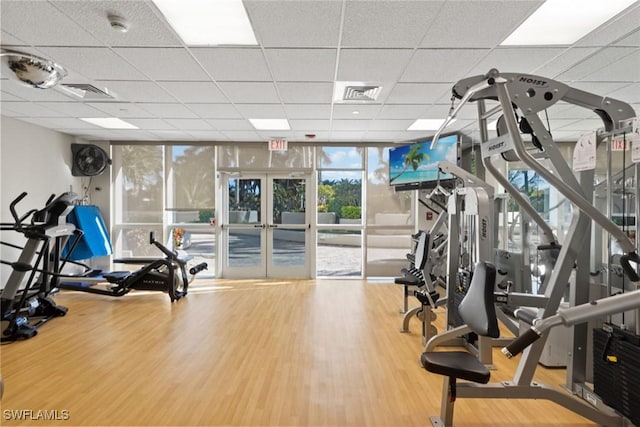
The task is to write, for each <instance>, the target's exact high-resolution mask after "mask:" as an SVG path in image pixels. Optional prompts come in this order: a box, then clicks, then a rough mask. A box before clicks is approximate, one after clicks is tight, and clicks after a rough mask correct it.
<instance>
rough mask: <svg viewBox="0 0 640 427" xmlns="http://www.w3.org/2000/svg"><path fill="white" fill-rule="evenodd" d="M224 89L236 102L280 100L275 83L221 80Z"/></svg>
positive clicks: (230, 99)
mask: <svg viewBox="0 0 640 427" xmlns="http://www.w3.org/2000/svg"><path fill="white" fill-rule="evenodd" d="M218 84H219V86H220V88H221V89H222V91H223V92H224V93H225V94H226V95H227V97H228V98H229V101H231V102H232V103H234V104H238V103H245V104H251V103H253V104H259V103H277V102H280V99H279V98H278V94H277V92H276V88H275V86H274V85H273V83H266V82H265V83H262V82H246V83H240V82H220V83H218Z"/></svg>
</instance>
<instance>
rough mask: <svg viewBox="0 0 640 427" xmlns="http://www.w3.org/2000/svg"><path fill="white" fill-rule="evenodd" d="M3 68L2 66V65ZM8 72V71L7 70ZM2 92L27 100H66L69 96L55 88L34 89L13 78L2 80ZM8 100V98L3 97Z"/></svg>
mask: <svg viewBox="0 0 640 427" xmlns="http://www.w3.org/2000/svg"><path fill="white" fill-rule="evenodd" d="M3 68H4V67H3ZM8 72H10V71H8ZM2 92H3V93H4V94H7V95H13V96H14V98H15V99H13V100H14V101H15V100H27V101H68V100H69V97H68V96H65V95H63V94H62V93H60V92H59V91H57V90H55V89H35V88H32V87H30V86H27V85H25V84H21V83H18V82H17V81H15V80H3V81H2ZM3 99H4V100H7V101H10V99H9V98H8V97H7V98H4V97H3Z"/></svg>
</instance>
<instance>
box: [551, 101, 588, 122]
mask: <svg viewBox="0 0 640 427" xmlns="http://www.w3.org/2000/svg"><path fill="white" fill-rule="evenodd" d="M548 114H549V118H551V119H575V120H578V119H588V118H593V117H595V113H594V112H593V111H591V110H589V109H587V108H582V107H578V106H566V105H565V106H564V108H563V107H558V108H555V109H554V108H553V107H551V108H550V109H549V110H548ZM540 117H543V116H542V115H541V116H540Z"/></svg>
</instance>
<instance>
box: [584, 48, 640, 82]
mask: <svg viewBox="0 0 640 427" xmlns="http://www.w3.org/2000/svg"><path fill="white" fill-rule="evenodd" d="M585 79H588V80H596V81H618V82H620V81H632V82H640V49H638V50H636V51H635V52H633V53H631V54H630V55H627V56H625V57H623V58H621V59H619V60H617V61H615V62H612V63H610V64H606V65H605V66H604V67H603V68H600V69H599V70H597V71H595V72H593V73H591V74H587V75H586V77H585Z"/></svg>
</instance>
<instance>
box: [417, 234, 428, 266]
mask: <svg viewBox="0 0 640 427" xmlns="http://www.w3.org/2000/svg"><path fill="white" fill-rule="evenodd" d="M429 237H430V235H429V233H426V232H424V231H421V232H420V236H419V237H418V245H417V246H416V254H415V261H414V266H415V267H416V268H417V269H419V270H422V269H423V268H424V265H425V264H426V263H427V258H428V257H429V240H430V238H429Z"/></svg>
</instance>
